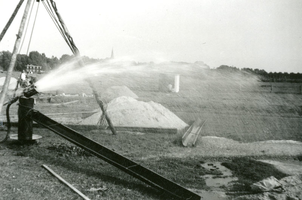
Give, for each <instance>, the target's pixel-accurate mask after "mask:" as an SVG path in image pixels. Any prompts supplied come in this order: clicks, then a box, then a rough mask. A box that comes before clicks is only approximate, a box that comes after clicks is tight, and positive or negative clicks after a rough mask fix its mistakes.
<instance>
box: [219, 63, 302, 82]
mask: <svg viewBox="0 0 302 200" xmlns="http://www.w3.org/2000/svg"><path fill="white" fill-rule="evenodd" d="M217 70H220V71H227V72H241V73H246V72H247V73H249V74H254V75H256V76H258V77H259V79H260V80H261V81H263V82H292V83H301V82H302V74H301V73H293V72H291V73H288V72H266V71H265V70H263V69H252V68H242V69H239V68H237V67H234V66H228V65H221V66H219V67H218V68H217Z"/></svg>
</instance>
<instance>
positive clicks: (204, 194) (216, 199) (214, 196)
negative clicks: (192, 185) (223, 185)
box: [192, 190, 228, 200]
mask: <svg viewBox="0 0 302 200" xmlns="http://www.w3.org/2000/svg"><path fill="white" fill-rule="evenodd" d="M192 191H193V192H195V193H196V194H198V195H199V196H201V199H205V200H227V199H228V197H227V196H226V194H225V193H224V192H217V191H206V190H195V191H194V190H192Z"/></svg>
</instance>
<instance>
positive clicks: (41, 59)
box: [0, 51, 98, 72]
mask: <svg viewBox="0 0 302 200" xmlns="http://www.w3.org/2000/svg"><path fill="white" fill-rule="evenodd" d="M11 57H12V53H11V52H9V51H2V52H0V69H1V70H3V71H6V70H7V69H8V67H9V64H10V61H11ZM73 58H74V56H73V55H67V54H63V55H62V56H61V57H60V58H57V57H55V56H52V57H51V58H48V57H47V56H46V55H45V54H44V53H42V54H41V53H39V52H37V51H32V52H30V53H29V55H26V54H18V55H17V60H16V64H15V68H14V71H20V72H21V71H23V70H26V65H29V64H31V65H35V66H41V67H42V71H49V70H51V69H55V68H56V67H58V66H59V65H61V64H63V63H65V62H67V61H70V60H71V59H73ZM82 59H83V61H84V62H85V63H92V62H96V61H98V59H93V58H89V57H87V56H83V57H82Z"/></svg>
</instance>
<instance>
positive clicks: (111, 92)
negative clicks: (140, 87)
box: [102, 86, 138, 102]
mask: <svg viewBox="0 0 302 200" xmlns="http://www.w3.org/2000/svg"><path fill="white" fill-rule="evenodd" d="M121 96H126V97H132V98H135V99H136V98H138V96H137V95H136V94H135V93H134V92H132V91H131V90H130V89H129V88H128V87H127V86H112V87H110V88H108V89H107V90H106V91H105V92H104V93H103V94H102V97H103V98H102V100H103V101H104V102H110V101H111V100H113V99H115V98H117V97H121Z"/></svg>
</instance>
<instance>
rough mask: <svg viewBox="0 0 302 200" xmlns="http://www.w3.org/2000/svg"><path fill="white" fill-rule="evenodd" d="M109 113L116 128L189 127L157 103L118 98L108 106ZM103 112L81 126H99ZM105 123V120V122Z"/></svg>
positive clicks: (83, 122)
mask: <svg viewBox="0 0 302 200" xmlns="http://www.w3.org/2000/svg"><path fill="white" fill-rule="evenodd" d="M107 113H108V116H109V117H110V119H111V121H112V123H113V125H114V126H122V127H145V128H176V129H178V130H181V129H183V128H185V127H186V126H187V124H186V123H185V122H183V121H182V120H181V119H179V118H178V117H177V116H176V115H175V114H174V113H172V112H171V111H169V110H168V109H167V108H165V107H164V106H162V105H161V104H158V103H155V102H152V101H151V102H143V101H138V100H136V99H134V98H132V97H126V96H122V97H118V98H116V99H113V100H112V101H111V102H110V103H109V104H108V105H107ZM101 115H102V113H101V111H100V112H98V113H96V114H94V115H92V116H90V117H88V118H86V119H84V120H83V121H82V122H81V124H91V125H92V124H95V125H96V124H97V123H99V120H100V118H101ZM103 121H104V120H103Z"/></svg>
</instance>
